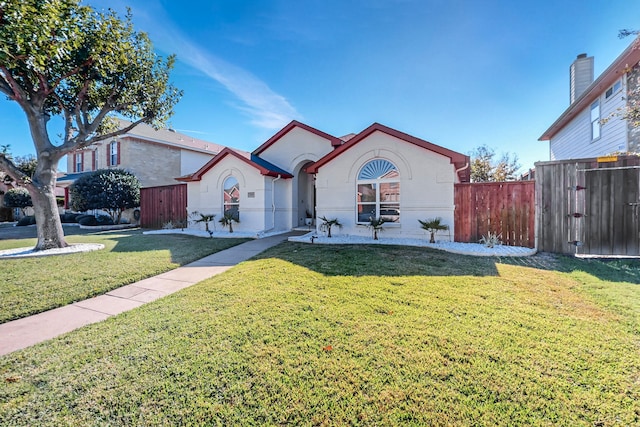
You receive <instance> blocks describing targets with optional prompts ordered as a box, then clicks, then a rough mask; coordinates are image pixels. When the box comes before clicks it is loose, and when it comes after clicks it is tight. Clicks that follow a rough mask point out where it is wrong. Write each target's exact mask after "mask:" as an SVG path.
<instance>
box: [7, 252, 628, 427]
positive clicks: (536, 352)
mask: <svg viewBox="0 0 640 427" xmlns="http://www.w3.org/2000/svg"><path fill="white" fill-rule="evenodd" d="M540 260H541V258H534V259H531V260H504V262H498V260H497V259H495V258H494V259H487V258H473V257H465V256H461V255H453V254H447V253H442V252H437V251H433V250H429V249H425V248H401V247H381V246H362V247H347V246H320V245H304V244H293V243H285V244H282V245H280V246H278V247H276V248H273V249H271V250H269V251H266V252H264V253H263V254H262V255H261V256H260V257H258V259H254V260H251V261H248V262H244V263H241V264H240V265H238V266H237V267H235V268H233V269H231V270H229V271H228V272H226V273H224V274H221V275H219V276H216V277H214V278H211V279H209V280H206V281H204V282H202V283H200V284H198V285H195V286H192V287H190V288H188V289H185V290H183V291H181V292H179V293H176V294H173V295H170V296H168V297H166V298H163V299H161V300H158V301H156V302H153V303H150V304H147V305H145V306H143V307H141V308H138V309H136V310H133V311H130V312H127V313H123V314H122V315H119V316H116V317H113V318H110V319H108V320H106V321H104V322H101V323H99V324H94V325H90V326H88V327H85V328H82V329H80V330H78V331H75V332H72V333H69V334H67V335H65V336H63V337H60V338H59V339H56V340H52V341H50V342H47V343H43V344H41V345H38V346H35V347H33V348H30V349H26V350H23V351H19V352H16V353H13V354H11V355H8V356H4V357H1V358H0V375H1V377H0V378H1V379H2V381H3V383H4V384H3V386H2V387H0V424H1V425H17V426H23V425H24V426H27V425H38V426H46V425H56V426H58V425H145V426H149V425H198V426H199V425H282V424H286V425H453V426H458V425H460V426H462V425H487V426H488V425H491V426H493V425H504V426H513V425H523V426H524V425H526V426H529V425H562V426H565V425H571V426H614V425H616V426H617V425H620V426H628V425H638V424H639V423H640V406H638V402H639V401H640V355H639V348H638V342H640V286H638V285H637V284H633V283H638V280H637V277H638V275H637V273H638V271H640V267H639V266H638V264H637V263H632V264H620V263H618V264H604V263H599V262H585V261H576V260H572V259H568V258H561V259H559V260H554V259H551V260H546V261H540Z"/></svg>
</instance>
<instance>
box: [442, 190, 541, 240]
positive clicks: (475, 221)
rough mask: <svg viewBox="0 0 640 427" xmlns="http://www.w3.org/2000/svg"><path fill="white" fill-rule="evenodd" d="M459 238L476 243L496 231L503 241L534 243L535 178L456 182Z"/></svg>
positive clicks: (456, 228)
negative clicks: (533, 179)
mask: <svg viewBox="0 0 640 427" xmlns="http://www.w3.org/2000/svg"><path fill="white" fill-rule="evenodd" d="M454 198H455V206H456V209H455V219H454V221H455V226H454V239H455V241H456V242H468V243H477V242H479V241H481V240H482V238H483V237H484V238H485V239H487V238H488V236H489V235H496V236H498V238H499V239H500V240H501V241H502V244H504V245H509V246H524V247H528V248H534V247H535V182H534V181H513V182H489V183H470V184H456V185H455V195H454Z"/></svg>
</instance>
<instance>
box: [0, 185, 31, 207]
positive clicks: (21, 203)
mask: <svg viewBox="0 0 640 427" xmlns="http://www.w3.org/2000/svg"><path fill="white" fill-rule="evenodd" d="M4 205H5V206H6V207H8V208H20V209H22V211H23V213H24V208H26V207H29V206H33V202H32V201H31V195H30V194H29V191H27V189H26V188H22V187H18V188H12V189H11V190H9V191H7V192H6V193H5V195H4Z"/></svg>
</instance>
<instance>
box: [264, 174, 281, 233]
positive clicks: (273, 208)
mask: <svg viewBox="0 0 640 427" xmlns="http://www.w3.org/2000/svg"><path fill="white" fill-rule="evenodd" d="M280 178H282V175H280V174H278V176H277V177H276V178H273V179H272V180H271V218H272V220H271V228H267V229H266V230H263V231H261V232H260V233H258V234H264V233H268V232H269V231H271V230H273V229H275V228H276V181H277V180H279V179H280Z"/></svg>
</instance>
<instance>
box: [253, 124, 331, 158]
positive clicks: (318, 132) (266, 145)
mask: <svg viewBox="0 0 640 427" xmlns="http://www.w3.org/2000/svg"><path fill="white" fill-rule="evenodd" d="M297 127H298V128H300V129H304V130H306V131H307V132H311V133H313V134H315V135H318V136H319V137H321V138H324V139H326V140H328V141H329V142H331V145H332V146H334V147H337V146H339V145H342V143H343V141H342V140H341V139H340V138H336V137H335V136H332V135H329V134H328V133H326V132H322V131H321V130H318V129H316V128H312V127H311V126H309V125H305V124H304V123H300V122H299V121H297V120H293V121H291V123H289V124H288V125H286V126H285V127H283V128H282V129H280V130H279V131H278V133H276V134H275V135H273V136H272V137H271V138H269V139H268V140H267V141H266V142H265V143H264V144H262V145H261V146H259V147H258V148H256V149H255V150H254V151H253V154H255V155H259V154H260V153H262V152H263V151H264V150H266V149H267V148H269V147H271V146H272V145H273V144H275V143H276V142H277V141H278V140H279V139H280V138H282V137H283V136H285V135H286V134H288V133H289V132H291V130H293V129H295V128H297Z"/></svg>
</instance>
